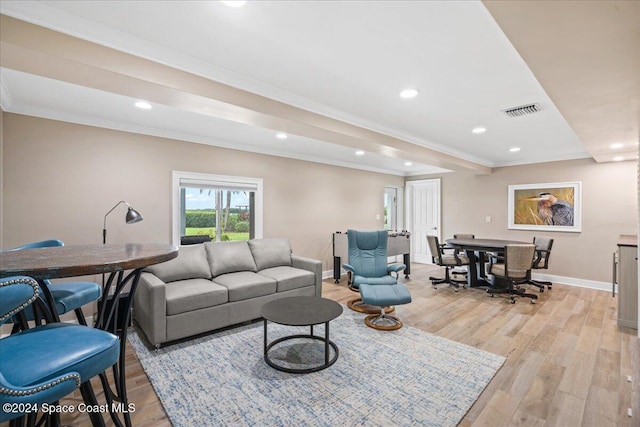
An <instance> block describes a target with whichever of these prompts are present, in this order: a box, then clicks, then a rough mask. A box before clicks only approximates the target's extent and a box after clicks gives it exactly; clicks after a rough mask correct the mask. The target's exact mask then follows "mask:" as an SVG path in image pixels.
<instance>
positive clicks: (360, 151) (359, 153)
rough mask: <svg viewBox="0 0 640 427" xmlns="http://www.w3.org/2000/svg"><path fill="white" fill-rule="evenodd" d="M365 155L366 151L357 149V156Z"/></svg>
mask: <svg viewBox="0 0 640 427" xmlns="http://www.w3.org/2000/svg"><path fill="white" fill-rule="evenodd" d="M363 155H364V151H362V150H358V151H356V156H363Z"/></svg>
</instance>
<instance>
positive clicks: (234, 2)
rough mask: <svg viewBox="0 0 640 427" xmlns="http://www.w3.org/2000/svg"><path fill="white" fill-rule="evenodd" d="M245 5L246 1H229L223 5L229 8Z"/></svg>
mask: <svg viewBox="0 0 640 427" xmlns="http://www.w3.org/2000/svg"><path fill="white" fill-rule="evenodd" d="M245 3H246V0H227V1H223V2H222V4H224V5H225V6H229V7H242V6H244V5H245Z"/></svg>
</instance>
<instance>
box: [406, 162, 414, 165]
mask: <svg viewBox="0 0 640 427" xmlns="http://www.w3.org/2000/svg"><path fill="white" fill-rule="evenodd" d="M412 164H413V163H411V162H404V165H405V166H411V165H412Z"/></svg>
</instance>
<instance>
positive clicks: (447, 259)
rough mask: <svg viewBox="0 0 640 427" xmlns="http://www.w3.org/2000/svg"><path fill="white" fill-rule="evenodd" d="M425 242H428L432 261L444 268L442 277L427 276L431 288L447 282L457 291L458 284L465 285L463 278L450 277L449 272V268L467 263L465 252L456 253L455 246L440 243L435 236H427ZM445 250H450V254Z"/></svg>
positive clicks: (436, 287)
mask: <svg viewBox="0 0 640 427" xmlns="http://www.w3.org/2000/svg"><path fill="white" fill-rule="evenodd" d="M427 243H428V244H429V250H430V251H431V257H432V259H433V263H434V264H437V265H439V266H442V267H444V268H445V270H444V278H438V277H429V280H431V284H432V285H433V289H438V286H437V285H439V284H440V283H448V284H449V286H453V287H454V290H455V291H456V292H458V288H459V287H460V285H462V287H465V286H466V284H467V281H466V279H465V280H456V279H453V278H451V275H450V273H449V271H450V269H451V268H453V267H459V266H462V265H469V258H468V257H467V255H465V254H461V253H458V250H457V249H455V248H450V247H448V246H447V245H441V244H440V242H439V241H438V238H437V237H436V236H427ZM445 250H452V251H453V253H452V254H447V253H445V252H444V251H445Z"/></svg>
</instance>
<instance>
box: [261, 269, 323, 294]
mask: <svg viewBox="0 0 640 427" xmlns="http://www.w3.org/2000/svg"><path fill="white" fill-rule="evenodd" d="M258 274H260V275H263V276H267V277H271V278H272V279H275V280H276V281H277V282H278V287H277V291H278V292H284V291H290V290H292V289H298V288H304V287H306V286H314V285H315V278H316V276H315V274H313V273H312V272H310V271H307V270H301V269H299V268H293V267H287V266H280V267H271V268H266V269H264V270H260V271H259V272H258Z"/></svg>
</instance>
